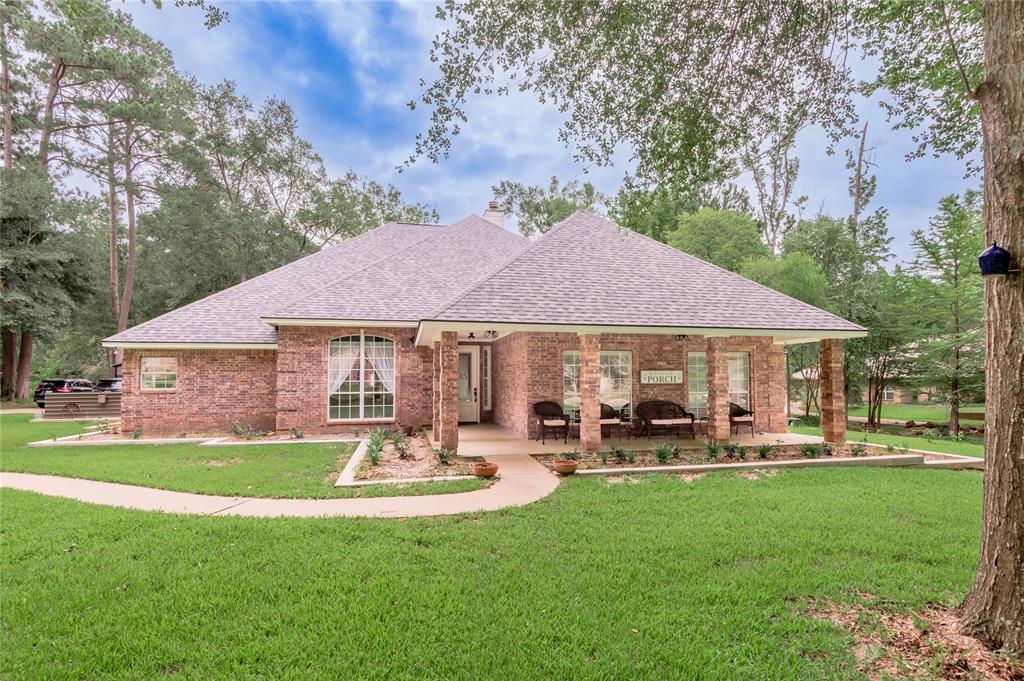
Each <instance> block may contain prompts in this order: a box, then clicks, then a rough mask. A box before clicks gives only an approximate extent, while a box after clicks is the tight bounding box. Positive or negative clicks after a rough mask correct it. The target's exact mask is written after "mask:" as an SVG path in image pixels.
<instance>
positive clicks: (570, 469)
mask: <svg viewBox="0 0 1024 681" xmlns="http://www.w3.org/2000/svg"><path fill="white" fill-rule="evenodd" d="M554 465H555V472H556V473H560V474H562V475H572V474H573V473H575V472H576V469H577V468H579V466H580V462H579V461H573V460H572V459H555V464H554Z"/></svg>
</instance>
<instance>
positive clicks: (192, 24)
mask: <svg viewBox="0 0 1024 681" xmlns="http://www.w3.org/2000/svg"><path fill="white" fill-rule="evenodd" d="M171 4H172V3H170V2H165V7H164V9H162V10H157V9H155V8H154V7H153V6H152V5H151V4H142V5H129V7H130V8H131V11H132V14H133V15H134V16H135V21H136V24H137V25H138V27H139V28H141V29H142V30H144V31H146V32H147V33H149V34H150V35H152V36H153V37H155V38H157V39H158V40H161V41H162V42H163V43H164V44H165V45H167V46H168V47H169V48H170V49H171V51H172V52H173V53H174V57H175V61H176V63H177V64H178V66H179V68H181V69H183V70H185V71H188V72H190V73H193V74H194V75H196V76H198V77H199V78H200V79H202V80H203V81H205V82H207V83H214V82H217V81H220V80H225V79H230V80H234V81H235V82H237V83H238V85H239V88H240V90H241V91H242V92H243V93H245V94H246V95H248V96H249V97H250V98H252V99H253V100H255V101H257V102H258V101H262V100H263V99H265V98H267V97H270V96H277V97H282V98H284V99H285V100H287V101H288V102H289V103H290V104H291V105H292V106H293V107H294V108H295V110H296V113H297V115H298V118H299V121H300V124H301V131H302V134H303V135H304V136H305V137H307V138H308V139H310V140H311V141H312V142H313V143H314V145H315V147H316V149H317V150H318V151H319V152H320V154H321V155H322V156H323V157H324V159H325V161H326V162H327V165H328V168H329V170H330V171H331V172H332V173H334V174H341V173H343V172H344V171H345V170H346V169H348V168H352V169H354V170H355V171H356V172H358V173H360V174H364V175H367V176H369V177H372V178H374V179H377V180H380V181H386V182H392V183H394V184H395V185H396V186H398V187H399V188H400V189H401V190H402V191H403V193H404V194H405V195H406V196H407V197H408V198H410V199H413V200H417V201H425V202H428V203H432V204H434V205H435V206H436V207H437V208H438V210H439V212H440V213H441V219H442V221H444V222H450V221H453V220H456V219H458V218H460V217H462V216H464V215H466V214H467V213H473V212H475V213H480V212H482V211H483V208H484V206H485V205H486V202H487V201H488V200H489V198H490V187H491V186H492V185H493V184H496V183H497V182H498V181H500V180H502V179H505V178H511V179H514V180H519V181H522V182H526V183H530V184H535V183H541V184H543V183H546V182H547V180H548V178H550V177H551V176H552V175H557V176H558V177H559V178H560V179H563V180H564V179H572V178H580V179H588V180H590V181H591V182H593V183H594V184H595V185H596V186H597V187H598V189H600V190H601V191H604V192H606V193H609V194H612V193H614V192H615V191H616V190H617V189H618V187H619V184H620V183H621V179H622V176H623V174H624V173H625V172H626V171H627V170H628V167H626V166H625V165H622V164H620V165H619V166H617V167H612V168H601V169H597V170H593V171H591V172H590V173H585V172H584V170H583V169H582V168H581V167H579V166H578V165H576V164H575V163H573V161H572V154H571V152H570V151H569V150H567V149H566V148H565V147H564V146H563V145H562V144H561V143H559V141H558V139H557V133H558V129H559V127H560V124H561V120H562V119H561V116H560V114H559V113H558V112H557V111H555V110H553V109H552V108H551V107H550V106H542V105H540V104H539V103H537V102H536V100H534V99H533V98H532V97H530V96H528V95H522V94H518V93H517V94H515V95H513V96H511V97H494V98H480V99H477V100H474V101H472V102H471V103H470V105H469V107H468V112H469V123H468V124H467V125H465V126H463V134H461V135H460V136H459V137H458V138H456V140H455V141H454V144H453V146H452V150H451V157H450V158H449V159H448V160H446V161H444V162H442V163H440V164H436V165H435V164H431V163H429V162H427V161H420V162H419V163H417V164H416V165H415V166H414V167H413V168H412V169H411V170H407V171H406V172H404V173H398V172H396V170H395V168H396V166H398V165H399V164H400V163H401V162H402V161H404V160H405V159H406V158H408V157H409V155H410V153H411V150H412V146H413V142H414V138H415V135H416V133H418V132H421V131H422V130H424V129H425V127H426V124H427V118H426V116H427V112H426V111H425V110H423V109H422V107H421V108H420V109H417V110H416V111H410V110H409V109H408V107H407V106H406V103H407V102H408V101H409V100H410V99H415V98H416V96H417V95H418V94H419V93H420V91H421V89H422V88H421V85H420V80H421V79H424V80H429V79H431V78H432V77H433V76H434V75H435V74H436V71H435V68H434V65H432V64H431V63H430V61H429V58H428V54H429V46H430V42H431V39H432V38H433V37H434V35H435V33H436V31H437V29H438V22H437V20H436V19H435V16H434V5H435V3H434V2H433V1H427V2H414V1H412V0H409V1H406V2H399V3H395V4H392V3H384V2H237V1H236V2H217V3H216V4H218V5H219V6H221V7H223V8H224V9H225V10H227V11H228V12H229V14H230V20H229V21H228V22H227V23H226V24H222V25H221V26H218V27H217V28H215V29H213V30H207V29H205V28H203V25H202V16H201V13H200V12H198V11H196V10H191V9H183V8H174V7H172V6H170V5H171ZM860 113H861V115H862V116H863V117H864V118H865V119H866V120H868V121H869V122H870V132H869V135H868V141H869V144H870V145H872V146H874V147H875V148H876V150H875V161H876V162H877V168H876V173H877V175H878V184H879V189H878V194H877V195H876V198H875V204H874V206H873V207H877V206H884V207H885V208H887V209H888V210H889V212H890V218H889V227H890V230H891V232H892V234H893V236H894V237H895V241H894V243H893V246H894V248H895V250H896V252H897V254H898V256H899V257H901V258H905V257H908V256H909V255H910V252H911V251H910V231H911V230H912V229H915V228H919V227H923V226H926V225H927V221H928V218H929V217H930V216H931V214H932V213H933V211H934V207H935V205H936V203H937V202H938V199H939V197H940V196H943V195H945V194H949V193H954V192H961V191H963V190H964V189H966V188H969V187H974V186H977V184H978V179H977V178H974V177H972V178H967V179H965V178H964V165H963V163H962V162H960V161H958V160H956V159H955V158H939V159H933V158H928V159H921V160H915V161H913V162H907V161H905V158H904V157H905V155H906V154H907V152H908V151H910V150H911V149H912V148H913V142H912V139H911V138H912V134H911V132H909V131H899V132H894V131H892V130H890V129H889V127H888V126H887V125H886V123H885V120H884V116H883V115H882V114H881V112H880V111H879V109H878V106H877V103H873V102H864V103H863V106H862V107H861V112H860ZM851 144H852V142H851ZM796 153H797V155H798V157H799V158H800V162H801V174H800V180H799V187H798V189H799V192H800V193H802V194H806V195H807V196H808V197H809V207H810V210H811V211H812V212H816V211H817V209H818V207H819V206H821V207H823V208H824V210H825V212H832V213H834V214H846V213H847V212H848V211H849V203H850V198H849V196H848V194H847V171H846V169H845V168H844V159H843V157H842V155H841V154H839V155H836V156H828V155H827V154H826V153H825V140H824V136H823V135H821V134H820V133H819V132H818V131H815V130H808V131H806V132H805V133H803V134H802V135H801V137H800V138H799V139H798V143H797V150H796Z"/></svg>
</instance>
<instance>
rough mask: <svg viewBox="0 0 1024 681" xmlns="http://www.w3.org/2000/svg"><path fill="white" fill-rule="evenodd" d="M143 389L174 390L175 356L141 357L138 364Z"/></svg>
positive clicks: (175, 374) (176, 374) (176, 378)
mask: <svg viewBox="0 0 1024 681" xmlns="http://www.w3.org/2000/svg"><path fill="white" fill-rule="evenodd" d="M139 375H140V376H141V377H142V389H143V390H174V389H175V388H177V387H178V359H177V358H176V357H143V358H142V361H141V362H140V366H139Z"/></svg>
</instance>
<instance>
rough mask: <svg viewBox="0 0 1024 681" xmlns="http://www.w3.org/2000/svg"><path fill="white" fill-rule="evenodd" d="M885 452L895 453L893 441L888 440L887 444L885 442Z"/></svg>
mask: <svg viewBox="0 0 1024 681" xmlns="http://www.w3.org/2000/svg"><path fill="white" fill-rule="evenodd" d="M885 452H886V454H895V453H896V445H894V444H893V443H891V442H890V443H889V444H887V445H886V446H885Z"/></svg>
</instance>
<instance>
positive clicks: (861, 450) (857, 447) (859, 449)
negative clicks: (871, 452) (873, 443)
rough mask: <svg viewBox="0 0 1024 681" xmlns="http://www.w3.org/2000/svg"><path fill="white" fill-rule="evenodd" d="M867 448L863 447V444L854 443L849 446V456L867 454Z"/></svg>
mask: <svg viewBox="0 0 1024 681" xmlns="http://www.w3.org/2000/svg"><path fill="white" fill-rule="evenodd" d="M867 450H868V448H867V447H865V446H864V443H863V442H854V443H853V444H852V445H850V456H864V455H865V454H867Z"/></svg>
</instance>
